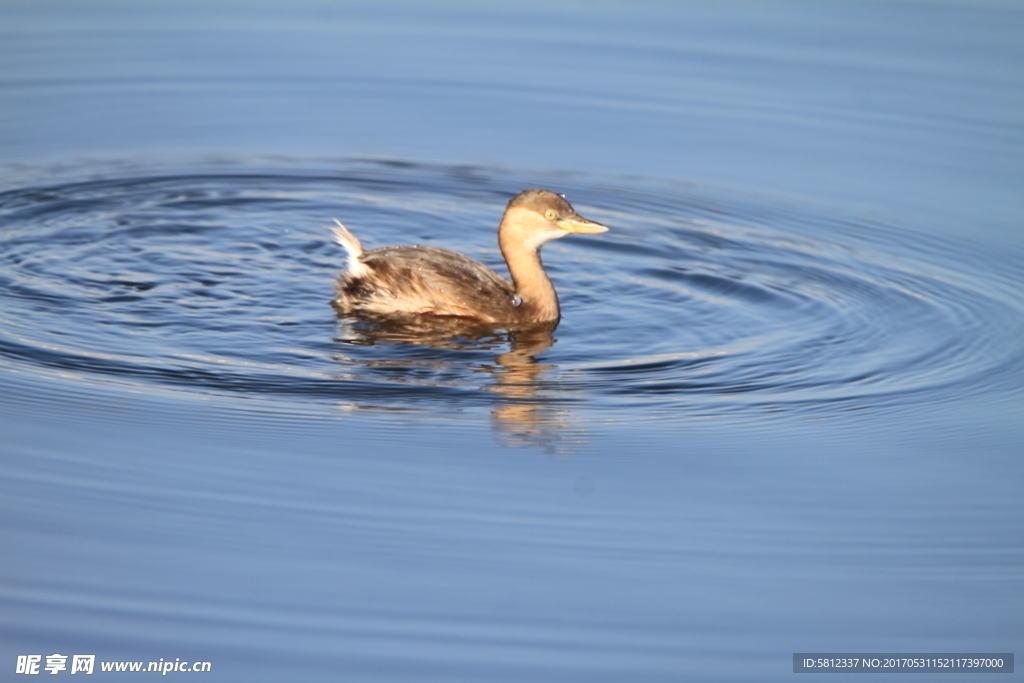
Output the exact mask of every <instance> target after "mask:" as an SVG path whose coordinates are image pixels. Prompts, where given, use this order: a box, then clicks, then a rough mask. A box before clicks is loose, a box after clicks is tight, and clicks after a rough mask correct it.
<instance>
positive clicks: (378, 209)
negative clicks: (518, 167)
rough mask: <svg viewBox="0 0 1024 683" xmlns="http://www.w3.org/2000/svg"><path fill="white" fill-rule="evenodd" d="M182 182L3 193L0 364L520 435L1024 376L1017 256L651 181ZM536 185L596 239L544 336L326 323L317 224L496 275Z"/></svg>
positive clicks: (325, 280) (327, 254) (819, 409)
mask: <svg viewBox="0 0 1024 683" xmlns="http://www.w3.org/2000/svg"><path fill="white" fill-rule="evenodd" d="M201 169H202V170H201V172H200V171H196V170H195V167H193V168H192V169H188V170H185V171H173V172H172V171H163V172H160V173H156V172H152V171H139V170H138V169H132V170H125V169H122V170H119V171H115V170H110V171H108V172H103V171H100V172H98V173H97V172H96V171H90V175H89V176H87V175H86V172H85V170H80V171H78V172H77V176H76V172H75V171H74V170H72V171H71V172H68V171H65V173H64V175H63V176H62V177H61V178H60V180H59V182H58V181H53V182H50V183H38V182H37V183H32V184H31V186H18V185H17V184H16V183H11V182H8V183H7V187H8V188H9V189H7V190H6V191H4V192H2V193H0V264H2V265H0V282H2V286H3V291H4V296H3V304H2V310H0V316H2V318H0V362H2V363H4V364H6V365H8V366H13V367H15V368H17V369H19V371H20V372H22V373H28V374H31V373H33V372H37V373H48V374H50V375H53V374H54V373H55V372H56V373H59V375H60V376H62V377H64V378H66V381H69V382H77V383H82V382H85V383H94V382H103V383H107V384H108V385H109V384H110V383H114V384H118V385H121V386H126V387H131V388H132V389H133V390H137V389H139V388H140V387H141V388H146V387H161V388H164V389H173V390H176V391H179V392H185V393H192V394H197V395H209V394H211V393H215V394H218V395H222V396H235V397H242V398H244V397H247V396H249V397H252V396H258V397H260V398H263V399H271V400H280V401H287V402H289V404H292V405H294V404H295V403H296V402H298V403H299V404H302V403H303V402H305V403H307V404H308V403H309V402H314V403H324V402H327V403H331V404H341V405H344V406H346V407H350V408H376V409H384V410H393V409H404V410H406V409H414V410H419V409H428V410H431V409H433V410H437V411H444V412H445V413H451V412H454V413H456V414H457V413H458V412H459V411H473V410H478V409H481V408H482V409H487V410H490V411H491V414H492V415H494V416H495V417H497V418H499V419H508V420H510V421H511V422H512V423H516V424H520V426H522V425H524V424H525V425H528V424H532V423H543V422H545V421H548V422H550V421H558V420H561V419H564V416H565V414H566V412H567V411H586V412H591V411H593V412H595V413H597V414H599V415H601V416H602V417H603V418H604V419H611V420H618V419H621V420H634V419H641V418H645V417H650V416H656V417H659V418H665V417H666V416H671V415H694V414H696V415H703V414H721V413H739V414H746V413H749V412H750V411H751V410H754V411H757V412H760V411H763V410H773V411H809V412H813V413H815V414H818V415H820V414H828V413H829V412H832V411H839V410H844V411H845V410H871V409H887V410H891V409H894V408H896V407H898V406H899V405H900V404H901V403H902V402H903V401H904V399H905V397H906V396H908V395H911V394H913V395H916V396H918V397H919V398H917V399H915V402H916V403H918V404H920V403H921V402H922V401H924V402H926V403H927V402H928V401H942V400H944V399H943V397H944V396H946V397H948V396H950V395H954V394H955V395H957V396H960V397H962V396H963V395H964V394H965V393H968V394H969V393H971V392H981V391H985V390H988V389H991V387H992V386H993V385H994V384H997V383H998V382H999V380H1000V378H1003V377H1011V378H1012V377H1019V376H1020V368H1021V365H1022V345H1021V344H1020V343H1019V340H1020V339H1024V303H1022V297H1021V292H1022V291H1024V287H1022V281H1024V277H1022V275H1021V270H1020V268H1019V266H1017V265H1016V261H1015V260H1014V259H1013V258H1009V257H999V256H997V255H992V254H981V253H977V252H972V251H971V250H970V249H969V248H967V247H966V246H965V245H961V244H950V243H943V242H940V241H938V240H935V239H930V238H927V237H925V236H923V235H922V234H920V233H919V232H915V231H912V230H910V229H908V228H907V227H904V226H899V225H885V224H883V223H880V222H879V221H877V220H873V221H868V220H857V219H853V218H851V217H849V216H834V215H830V214H828V213H827V212H825V211H823V210H821V209H818V208H814V207H805V208H801V207H797V208H793V207H792V206H782V205H780V204H778V203H773V202H771V201H768V200H754V199H750V198H747V197H732V196H723V194H722V193H713V192H711V191H708V190H704V189H701V188H697V187H691V186H682V185H673V184H669V183H659V182H655V181H651V180H647V179H632V178H631V179H609V178H601V177H587V176H564V175H552V174H523V173H517V172H511V171H506V170H502V169H487V168H480V167H460V166H436V165H419V164H408V163H396V162H383V161H345V162H336V163H331V164H325V163H321V162H318V163H312V162H287V163H279V164H269V163H261V164H256V163H249V164H243V163H232V164H226V165H225V164H221V165H216V166H214V165H206V166H202V167H201ZM532 186H547V187H550V188H552V189H555V190H557V191H559V192H563V193H565V194H566V196H567V197H568V198H569V200H570V201H572V202H573V204H574V205H575V206H576V208H577V209H578V210H579V211H580V212H581V213H582V214H584V215H586V216H588V217H592V218H594V219H595V220H598V221H601V222H602V223H605V224H607V225H609V226H611V228H612V231H611V232H609V233H606V234H605V235H601V236H597V237H587V238H582V237H579V238H577V237H573V238H569V239H566V240H561V241H559V242H558V243H553V244H551V245H549V246H548V247H546V249H545V252H544V256H545V263H546V264H547V266H548V269H549V272H550V273H551V275H552V277H553V279H554V280H555V282H556V285H557V286H558V290H559V293H560V297H561V299H562V303H563V322H562V325H561V326H560V327H559V329H558V330H557V331H556V332H555V334H554V337H553V338H551V339H547V340H543V339H542V340H536V339H534V340H529V341H526V342H524V341H523V340H521V339H514V338H513V339H510V338H509V337H508V335H507V334H504V333H502V332H501V331H497V332H496V333H493V334H489V335H484V336H474V335H461V336H460V335H458V334H451V333H448V334H435V335H426V334H424V335H422V336H418V335H417V334H405V335H404V336H403V335H400V334H381V333H380V331H379V330H375V329H372V328H369V327H367V326H366V325H365V324H362V323H360V322H359V321H353V320H347V319H342V320H338V319H337V318H336V317H335V315H334V312H333V311H332V309H331V307H330V305H329V302H330V299H331V296H332V291H333V279H334V276H335V275H336V274H337V272H338V271H339V269H340V268H341V266H342V264H343V254H342V252H341V250H340V249H339V248H338V247H337V246H336V245H335V244H334V243H333V242H332V241H331V234H330V230H329V229H328V226H329V224H330V221H331V219H332V218H335V217H337V218H340V219H342V220H344V221H345V223H346V224H347V225H349V227H350V228H351V229H352V230H353V231H354V232H355V233H356V234H357V235H358V236H359V237H360V238H361V239H362V240H363V242H364V244H366V245H367V246H371V247H372V246H381V245H384V244H396V243H413V242H415V243H420V244H431V245H435V246H442V247H447V248H452V249H457V250H459V251H462V252H464V253H467V254H469V255H471V256H473V257H475V258H478V259H480V260H483V261H485V262H487V263H488V264H490V265H491V266H493V267H495V268H497V269H499V270H500V269H502V268H503V264H502V261H501V257H500V254H499V253H498V251H497V248H496V244H495V239H494V228H495V226H496V225H497V222H498V219H499V217H500V215H501V212H502V210H503V208H504V204H505V202H507V200H508V198H509V197H510V196H511V195H512V194H514V193H515V192H518V191H519V190H521V189H524V188H526V187H532ZM1001 258H1002V260H1000V259H1001ZM1011 381H1014V380H1011ZM1015 390H1019V388H1015Z"/></svg>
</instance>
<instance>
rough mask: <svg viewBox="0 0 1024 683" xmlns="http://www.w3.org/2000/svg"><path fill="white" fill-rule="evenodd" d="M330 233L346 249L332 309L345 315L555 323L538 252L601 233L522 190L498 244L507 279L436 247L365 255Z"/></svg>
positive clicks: (558, 200) (552, 198)
mask: <svg viewBox="0 0 1024 683" xmlns="http://www.w3.org/2000/svg"><path fill="white" fill-rule="evenodd" d="M335 223H337V226H336V227H335V228H334V235H335V237H336V239H337V241H338V244H340V245H341V246H342V247H344V248H345V251H347V252H348V265H347V269H346V271H345V272H344V273H342V275H341V276H340V277H339V279H338V290H337V292H338V293H337V295H336V296H335V298H334V302H333V304H334V307H335V308H336V309H337V310H338V311H340V312H341V313H345V314H356V315H358V314H367V315H371V316H385V317H390V316H409V315H412V316H449V317H458V318H466V319H469V320H472V321H474V322H477V323H493V324H527V325H529V324H537V323H557V322H558V320H559V318H560V316H561V312H560V309H559V306H558V295H557V294H556V293H555V288H554V286H553V285H552V284H551V280H550V279H548V276H547V273H546V272H544V265H543V264H542V263H541V260H540V249H541V247H543V246H544V245H545V244H546V243H548V242H550V241H551V240H554V239H558V238H560V237H565V236H566V235H569V234H573V233H576V234H583V235H592V234H597V233H602V232H605V231H606V230H608V228H606V227H605V226H603V225H601V224H600V223H595V222H594V221H590V220H587V219H586V218H583V217H582V216H580V215H579V214H578V213H576V211H575V210H574V209H573V208H572V206H571V205H570V204H569V202H567V201H566V200H565V198H564V197H562V196H561V195H559V194H556V193H554V192H551V191H550V190H526V191H525V192H521V193H519V194H518V195H516V196H515V197H513V198H512V200H511V201H510V202H509V203H508V207H507V208H506V209H505V215H504V216H502V219H501V224H500V225H499V226H498V246H499V247H500V248H501V254H502V256H504V257H505V263H506V264H507V265H508V272H509V275H511V276H512V279H511V281H510V280H507V279H505V278H504V277H502V276H501V275H498V274H497V273H495V272H494V271H493V270H491V269H490V268H488V267H487V266H485V265H484V264H482V263H480V262H478V261H474V260H473V259H471V258H469V257H468V256H463V255H462V254H458V253H455V252H453V251H447V250H445V249H437V248H435V247H421V246H400V247H380V248H378V249H371V250H369V251H364V250H363V247H362V245H361V244H360V243H359V240H358V239H356V237H355V236H354V235H353V234H352V233H351V232H349V231H348V229H347V228H346V227H345V226H344V225H342V224H341V222H340V221H337V220H335Z"/></svg>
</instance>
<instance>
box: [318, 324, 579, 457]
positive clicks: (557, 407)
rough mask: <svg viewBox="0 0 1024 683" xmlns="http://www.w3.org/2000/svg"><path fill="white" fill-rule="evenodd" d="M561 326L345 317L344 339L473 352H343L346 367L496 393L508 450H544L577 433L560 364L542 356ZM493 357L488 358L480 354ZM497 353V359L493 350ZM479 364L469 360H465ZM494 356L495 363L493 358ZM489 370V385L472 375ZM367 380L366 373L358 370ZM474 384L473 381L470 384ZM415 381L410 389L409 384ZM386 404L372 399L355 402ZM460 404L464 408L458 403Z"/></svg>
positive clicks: (495, 410) (495, 421) (496, 424)
mask: <svg viewBox="0 0 1024 683" xmlns="http://www.w3.org/2000/svg"><path fill="white" fill-rule="evenodd" d="M555 327H556V324H555V323H543V324H537V325H527V326H517V327H513V328H511V329H510V328H499V327H495V326H493V325H483V324H471V323H469V322H468V321H466V320H460V319H443V318H437V317H434V316H428V317H417V316H406V317H402V318H396V317H394V316H387V317H383V316H382V317H375V316H365V315H364V316H360V317H359V318H353V317H350V316H344V315H341V316H339V339H338V341H340V342H343V343H345V344H348V345H353V346H384V347H392V348H394V347H399V348H403V349H407V350H413V351H415V349H417V348H419V349H425V350H429V349H434V350H438V351H454V352H460V351H463V352H470V354H471V355H469V356H463V357H457V358H454V359H453V358H452V357H451V356H446V355H444V354H431V355H429V356H424V355H422V354H413V355H412V357H410V356H409V355H408V354H388V355H389V356H390V357H387V358H385V357H380V356H377V357H375V358H372V359H363V360H359V359H358V358H357V357H356V355H355V354H339V355H337V356H336V359H337V360H338V361H340V362H344V363H345V364H353V363H355V364H359V365H362V366H363V367H365V368H366V369H367V370H371V371H380V370H383V371H386V372H387V373H388V381H389V383H390V382H396V381H397V382H401V383H403V384H406V385H407V386H410V385H414V386H417V387H420V388H431V387H438V388H441V387H456V388H463V389H482V390H484V391H486V392H487V393H488V394H490V395H491V396H492V399H491V403H492V407H491V418H492V425H493V428H494V433H495V437H496V438H497V439H498V440H499V441H500V442H501V443H503V444H504V445H506V446H509V447H527V446H533V447H539V448H543V449H544V450H546V451H549V452H564V451H567V450H570V449H571V446H572V444H573V442H574V441H576V440H578V439H577V437H578V434H576V430H574V429H573V426H574V423H575V421H574V419H573V416H572V414H571V412H570V411H569V409H568V408H567V407H566V401H565V396H564V395H561V393H560V391H559V390H558V385H557V383H555V382H553V381H551V377H552V375H554V374H555V373H556V372H557V366H555V365H553V364H550V363H543V362H539V361H538V360H537V356H539V355H540V354H542V353H543V352H544V351H546V350H547V349H549V348H550V347H551V346H552V345H553V344H554V343H555V338H554V337H553V335H552V333H553V332H554V329H555ZM481 351H483V352H486V353H487V354H488V359H487V360H485V361H483V362H481V361H480V360H479V353H480V352H481ZM492 353H493V354H494V355H493V356H491V354H492ZM470 358H472V359H474V361H475V362H472V363H467V362H466V359H470ZM491 358H493V362H492V361H491ZM480 373H485V374H486V375H487V376H488V378H489V380H488V381H485V382H484V383H483V384H482V386H481V384H480V383H479V382H477V381H475V380H474V379H473V378H476V377H479V376H480ZM356 376H360V377H361V378H362V379H363V380H364V381H365V380H366V377H365V376H362V374H361V373H356ZM469 385H472V386H469ZM411 388H412V386H410V389H411ZM350 407H353V408H361V409H369V410H373V409H384V410H393V409H394V408H383V407H381V406H371V405H369V404H365V405H359V404H358V402H357V405H355V406H350ZM455 408H456V409H457V408H458V406H455Z"/></svg>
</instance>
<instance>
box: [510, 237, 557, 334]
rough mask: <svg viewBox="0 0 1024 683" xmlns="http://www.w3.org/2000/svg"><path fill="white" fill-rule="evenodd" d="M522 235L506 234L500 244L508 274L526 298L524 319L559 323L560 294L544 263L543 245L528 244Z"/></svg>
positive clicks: (523, 306)
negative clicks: (542, 257) (524, 241)
mask: <svg viewBox="0 0 1024 683" xmlns="http://www.w3.org/2000/svg"><path fill="white" fill-rule="evenodd" d="M517 237H518V236H516V235H512V234H509V233H508V232H506V231H502V232H500V233H499V235H498V245H499V246H500V247H501V253H502V255H503V256H504V257H505V263H507V264H508V272H509V274H510V275H511V276H512V282H513V284H515V286H516V294H517V295H518V296H519V298H520V299H522V302H523V303H522V304H521V308H522V309H523V312H524V317H529V318H530V319H531V320H533V321H548V320H558V318H559V316H560V312H559V308H558V295H557V294H556V293H555V287H554V285H552V284H551V280H550V279H549V278H548V274H547V273H546V272H544V265H543V264H542V263H541V261H540V246H539V245H538V246H534V245H531V244H524V243H523V241H522V240H521V239H517Z"/></svg>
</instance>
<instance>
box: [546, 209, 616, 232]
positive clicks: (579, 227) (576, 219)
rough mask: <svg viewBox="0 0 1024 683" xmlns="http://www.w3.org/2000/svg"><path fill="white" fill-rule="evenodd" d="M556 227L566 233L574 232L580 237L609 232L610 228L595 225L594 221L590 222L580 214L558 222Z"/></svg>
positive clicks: (598, 224)
mask: <svg viewBox="0 0 1024 683" xmlns="http://www.w3.org/2000/svg"><path fill="white" fill-rule="evenodd" d="M555 225H557V226H558V227H560V228H561V229H562V230H565V231H566V232H574V233H577V234H580V235H596V234H598V233H602V232H608V228H606V227H605V226H603V225H601V224H600V223H595V222H594V221H588V220H587V219H586V218H584V217H583V216H580V215H579V214H576V215H575V216H570V217H569V218H563V219H562V220H560V221H557V222H556V223H555Z"/></svg>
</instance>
